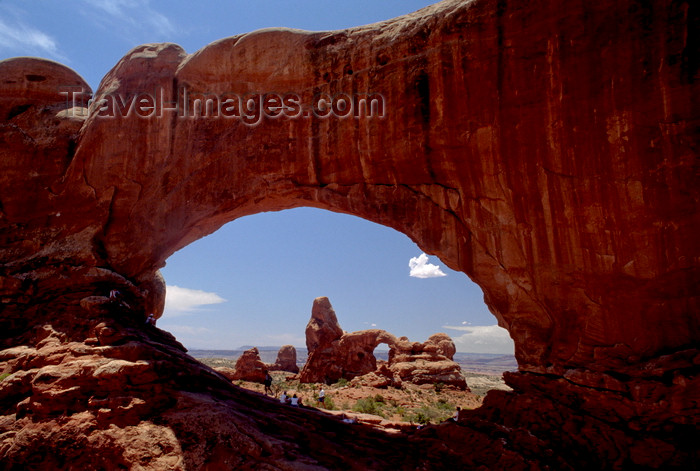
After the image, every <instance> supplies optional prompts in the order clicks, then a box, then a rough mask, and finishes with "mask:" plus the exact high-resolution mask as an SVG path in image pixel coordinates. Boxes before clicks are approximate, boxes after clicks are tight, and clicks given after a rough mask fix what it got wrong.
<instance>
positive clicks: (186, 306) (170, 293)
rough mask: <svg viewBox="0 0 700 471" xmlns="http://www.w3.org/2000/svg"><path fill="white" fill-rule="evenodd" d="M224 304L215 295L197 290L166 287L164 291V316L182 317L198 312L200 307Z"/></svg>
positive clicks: (220, 298)
mask: <svg viewBox="0 0 700 471" xmlns="http://www.w3.org/2000/svg"><path fill="white" fill-rule="evenodd" d="M223 302H226V300H225V299H224V298H222V297H221V296H219V295H218V294H216V293H209V292H207V291H202V290H198V289H189V288H181V287H179V286H174V285H173V286H167V287H166V291H165V315H167V316H168V317H175V316H182V315H185V314H189V313H191V312H193V311H196V310H198V309H199V308H200V307H201V306H207V305H209V304H220V303H223Z"/></svg>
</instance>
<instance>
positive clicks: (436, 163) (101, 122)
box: [0, 0, 700, 463]
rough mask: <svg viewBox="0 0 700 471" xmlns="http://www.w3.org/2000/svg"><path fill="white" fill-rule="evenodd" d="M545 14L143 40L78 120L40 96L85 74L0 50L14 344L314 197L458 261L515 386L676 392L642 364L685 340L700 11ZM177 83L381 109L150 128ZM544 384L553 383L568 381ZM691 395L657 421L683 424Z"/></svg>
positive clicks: (5, 279) (463, 6)
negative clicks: (238, 225) (505, 351)
mask: <svg viewBox="0 0 700 471" xmlns="http://www.w3.org/2000/svg"><path fill="white" fill-rule="evenodd" d="M544 3H546V2H543V4H542V5H531V4H528V5H514V4H508V5H506V4H505V3H502V2H491V1H487V0H484V1H478V2H470V3H464V2H457V1H446V2H443V3H440V4H438V5H436V6H434V7H430V8H428V9H425V10H423V11H421V12H419V13H416V14H414V15H409V16H407V17H403V18H400V19H397V20H394V21H390V22H385V23H382V24H379V25H370V26H367V27H360V28H355V29H351V30H346V31H336V32H321V33H306V32H300V31H293V30H265V31H258V32H254V33H250V34H246V35H242V36H238V37H234V38H229V39H224V40H221V41H218V42H216V43H213V44H211V45H209V46H207V47H205V48H204V49H202V50H200V51H198V52H196V53H194V54H192V55H189V56H188V55H186V54H185V53H184V51H182V49H181V48H179V47H178V46H176V45H173V44H161V45H146V46H140V47H138V48H135V49H134V50H132V51H131V52H130V53H129V54H127V56H126V57H125V58H124V59H123V60H122V61H120V62H119V63H118V64H117V65H116V66H115V68H114V69H113V70H112V71H110V72H109V73H108V74H107V76H106V77H105V78H104V80H103V82H102V83H101V85H100V88H99V90H98V91H97V93H96V99H97V100H98V102H97V104H93V108H92V110H91V113H90V116H89V117H88V118H87V119H86V120H84V122H83V120H82V119H80V118H79V117H77V116H76V115H75V111H76V110H75V108H70V105H66V104H65V101H64V99H65V96H64V95H60V94H56V93H55V86H56V84H57V83H58V82H61V81H64V82H65V80H68V81H69V82H70V84H71V85H74V84H79V85H80V84H81V83H82V80H81V79H80V78H79V77H77V76H76V75H75V74H72V73H70V72H66V70H65V68H64V67H62V66H58V65H55V64H54V65H48V64H46V63H45V62H37V61H34V60H27V59H21V60H14V61H5V62H3V63H0V77H2V78H3V81H2V82H0V83H2V84H3V87H5V90H4V91H3V92H2V94H1V95H0V98H1V99H2V107H0V109H1V110H2V112H3V115H2V119H3V120H4V121H3V123H4V124H3V139H4V141H5V142H6V143H7V146H6V148H5V150H4V151H3V162H4V163H3V165H5V167H6V172H5V173H4V174H3V175H4V180H6V181H7V182H8V184H7V185H6V186H3V187H2V189H0V202H1V203H2V208H0V209H1V210H2V213H1V215H2V219H1V224H2V225H1V226H0V227H1V228H2V241H3V249H2V252H0V260H2V262H3V264H4V265H3V272H2V275H1V276H2V278H1V279H0V281H1V282H2V283H1V286H2V296H3V305H4V311H3V318H2V323H3V327H5V328H7V329H9V330H8V332H10V335H9V336H10V340H7V341H5V343H6V344H7V345H13V344H14V343H13V342H16V341H17V340H16V339H17V338H22V339H27V338H32V337H31V335H30V334H28V333H27V332H29V330H30V329H29V327H31V324H32V323H33V322H34V323H40V324H41V323H42V322H45V321H46V319H50V316H51V312H52V310H55V309H64V308H65V306H70V305H76V304H77V303H78V302H79V301H80V300H81V299H84V298H85V297H86V296H89V295H90V294H91V292H92V291H94V290H95V287H96V286H97V283H99V287H100V288H102V287H103V285H104V286H108V285H110V284H114V283H121V284H123V285H125V286H128V287H130V288H129V289H130V290H132V291H133V293H134V297H135V298H136V301H137V302H138V303H139V306H141V305H146V306H145V307H143V308H144V309H147V308H151V306H150V305H155V306H156V308H157V305H158V304H159V302H160V300H162V292H161V288H162V287H161V286H160V281H159V279H158V277H157V275H156V270H157V269H158V268H159V267H160V266H162V264H163V263H164V261H165V259H166V258H167V257H168V256H169V255H170V254H171V253H173V252H174V251H175V250H177V249H178V248H181V247H183V246H185V245H187V244H188V243H190V242H192V241H193V240H196V239H197V238H199V237H202V236H204V235H206V234H208V233H211V232H212V231H215V230H216V229H217V228H219V227H220V226H221V225H223V224H224V223H226V222H228V221H231V220H233V219H236V218H238V217H241V216H244V215H247V214H251V213H255V212H260V211H270V210H280V209H285V208H292V207H297V206H314V207H318V208H324V209H329V210H332V211H340V212H346V213H349V214H354V215H357V216H360V217H363V218H366V219H368V220H371V221H374V222H377V223H379V224H384V225H387V226H390V227H393V228H395V229H397V230H399V231H401V232H403V233H405V234H407V235H408V236H409V237H410V238H411V239H413V240H414V241H415V242H416V243H417V244H418V245H419V246H420V247H421V248H422V249H424V250H425V251H426V252H428V253H431V254H435V255H437V256H438V257H440V259H441V260H442V261H443V262H445V263H446V264H447V265H449V266H450V267H451V268H453V269H456V270H460V271H463V272H465V273H466V274H467V275H469V277H470V278H471V279H473V280H474V281H475V282H476V283H477V284H479V285H480V286H481V287H482V289H483V290H484V293H485V298H486V302H487V304H488V305H489V307H490V309H491V310H492V312H493V313H494V314H495V315H496V317H497V318H498V320H499V323H500V324H501V325H503V326H504V327H506V328H507V329H508V330H509V331H510V333H511V336H512V337H513V338H514V340H515V344H516V355H517V358H518V361H519V365H520V369H521V372H522V374H521V375H520V376H513V378H511V381H512V382H514V383H515V382H518V381H519V383H517V384H518V387H519V388H521V389H523V390H527V389H528V386H527V384H528V381H529V380H528V379H527V378H538V379H537V380H536V381H545V379H543V378H541V377H537V376H527V375H525V374H524V373H525V372H530V373H548V374H550V375H553V376H552V377H554V378H560V380H561V381H564V379H563V378H564V377H565V378H566V381H567V382H571V383H573V384H576V387H579V388H583V389H582V391H589V390H590V389H589V388H600V387H601V385H604V388H605V389H606V390H608V389H610V390H615V391H618V390H620V391H626V392H624V394H632V395H633V396H634V394H633V393H632V392H630V391H631V389H629V388H631V387H632V386H629V385H624V384H622V383H621V384H618V382H619V380H618V379H615V376H614V375H613V376H609V375H607V373H602V372H606V371H615V372H617V373H619V375H621V376H620V377H621V378H631V377H632V378H637V379H639V378H642V379H639V381H643V382H645V383H644V384H647V383H648V384H652V385H653V387H652V386H649V387H651V388H652V389H654V388H660V389H658V390H659V391H661V390H663V391H664V392H663V393H659V394H662V395H664V394H665V395H673V394H675V395H676V396H677V397H681V398H686V399H687V398H688V397H689V396H688V392H687V390H686V389H685V386H684V384H686V383H684V382H683V381H680V380H679V382H677V383H674V386H672V387H671V389H673V388H675V389H673V392H669V391H670V390H669V391H666V390H665V389H664V388H665V387H666V386H664V385H662V384H661V383H658V378H657V379H655V378H656V377H650V376H649V374H648V373H647V372H648V371H652V370H653V368H652V369H649V368H650V367H649V363H645V362H647V361H651V362H652V363H653V362H655V361H657V360H655V358H657V357H659V356H660V355H662V354H664V353H669V352H670V353H673V355H672V356H671V358H672V359H673V360H672V361H671V360H668V361H670V363H668V362H667V363H664V364H665V365H666V366H664V368H666V369H667V370H669V371H671V370H672V371H674V373H673V374H674V375H680V376H679V377H685V376H684V375H685V373H683V371H686V370H687V368H690V367H692V365H693V363H692V360H691V359H690V358H692V357H693V355H695V353H692V352H696V351H697V350H696V346H697V342H698V340H699V339H700V322H699V321H698V316H697V313H698V312H699V311H700V309H699V308H700V306H698V304H699V296H698V293H697V286H698V281H699V280H700V272H699V271H698V259H699V254H698V251H699V247H698V244H697V240H696V238H697V233H698V232H699V229H700V222H699V221H700V218H698V216H697V215H698V201H699V200H700V197H699V195H698V188H700V185H698V175H697V152H696V151H697V134H698V133H697V125H696V121H697V110H698V103H697V97H698V96H700V93H698V83H700V82H698V80H697V61H696V59H695V58H694V57H695V55H696V51H695V50H694V49H693V47H694V46H693V44H692V43H691V42H692V38H694V36H693V35H692V34H690V33H689V31H691V30H692V29H693V28H692V22H693V21H695V20H693V19H692V18H694V17H693V16H692V14H691V13H692V12H690V10H689V7H688V6H687V5H686V4H682V2H681V3H674V2H670V1H661V0H659V1H656V2H652V4H650V5H651V6H650V7H649V8H648V9H643V8H636V7H634V5H636V4H633V2H603V3H597V4H596V5H594V6H591V5H589V4H586V5H585V6H584V5H578V6H571V5H570V4H569V3H567V4H565V3H557V2H549V3H547V4H546V5H545V4H544ZM683 5H685V7H683ZM633 7H634V8H633ZM689 12H690V13H689ZM688 38H690V39H688ZM689 41H690V42H689ZM37 70H39V72H37ZM66 74H68V75H66ZM39 76H42V77H47V78H48V79H47V80H44V81H41V80H37V77H39ZM182 89H186V90H187V91H188V93H190V94H191V95H190V96H210V95H214V96H215V97H225V96H228V95H227V94H229V95H231V94H237V95H240V96H245V95H247V94H249V93H255V92H263V93H269V92H278V93H281V94H284V93H287V92H290V93H295V94H297V95H298V97H299V98H300V100H299V101H300V103H301V104H303V105H305V106H309V104H310V103H311V102H312V99H313V97H314V96H315V95H317V94H318V93H328V94H336V93H346V94H350V95H352V94H373V93H380V94H382V96H383V98H384V100H385V102H384V111H385V114H386V115H385V117H384V118H383V119H374V118H373V119H366V118H361V119H354V118H346V119H337V118H324V119H318V118H304V117H298V118H295V119H288V118H277V119H266V120H263V121H262V122H261V123H259V124H258V125H256V126H248V125H246V124H245V123H242V122H241V121H240V120H235V119H234V120H231V119H222V118H220V119H215V118H213V117H203V118H198V119H195V118H191V117H190V118H186V117H182V118H181V117H178V116H176V115H175V113H173V112H167V111H166V112H164V113H163V116H160V117H159V116H153V115H151V116H149V112H150V109H149V106H150V102H149V101H148V96H151V97H152V98H153V100H158V99H160V100H164V101H166V102H167V103H166V106H171V105H169V104H168V103H170V101H176V100H177V97H178V96H179V95H180V90H182ZM18 93H19V96H20V97H21V99H19V100H18V98H17V94H18ZM144 94H145V95H144ZM142 95H144V96H142ZM146 95H147V96H146ZM135 96H138V97H140V98H144V99H145V100H146V101H145V102H144V104H145V105H144V106H145V107H144V108H143V109H140V114H141V115H143V116H140V115H139V112H137V111H136V110H135V109H133V110H131V111H129V108H125V107H124V104H123V103H122V107H121V111H118V110H117V109H116V108H114V107H113V108H112V114H116V115H120V114H121V115H124V116H123V117H119V116H113V117H105V116H100V115H101V114H105V113H107V111H109V110H107V111H103V112H98V111H97V110H98V108H99V107H100V106H101V105H100V104H99V100H100V99H106V100H108V102H107V103H108V104H109V100H110V99H112V105H113V106H114V105H115V102H114V100H113V99H114V98H118V99H124V100H127V103H130V101H129V100H130V99H132V98H133V97H135ZM23 100H24V101H23ZM160 104H161V105H162V104H163V103H162V102H161V103H160ZM180 106H181V105H180ZM30 156H31V157H30ZM25 188H29V189H31V192H32V197H31V198H28V197H27V193H26V192H25V190H24V189H25ZM71 303H72V304H71ZM88 304H89V303H88ZM149 304H150V305H149ZM33 316H34V317H33ZM29 319H36V320H29ZM66 322H67V323H68V324H70V325H74V326H75V325H82V324H80V322H78V323H76V322H75V320H74V319H73V318H71V319H69V320H66ZM75 328H76V329H77V331H80V328H78V327H75ZM81 328H83V327H81ZM84 329H85V331H84V334H85V335H88V334H89V333H88V330H89V328H88V327H84ZM81 332H82V331H81ZM32 335H33V334H32ZM34 338H35V339H36V338H38V337H36V336H35V337H34ZM13 339H14V340H13ZM37 341H38V340H37ZM688 352H690V353H688ZM664 361H666V360H664ZM652 376H653V375H652ZM524 378H525V379H524ZM550 378H551V377H550ZM547 381H548V380H547ZM557 381H559V380H552V382H550V383H547V384H550V385H552V386H551V388H552V389H551V391H554V393H553V394H555V395H556V391H559V392H561V391H563V390H564V389H565V388H566V387H568V386H566V385H567V384H568V383H566V382H564V383H558V382H557ZM635 381H636V380H635ZM548 387H549V386H548ZM620 388H621V389H620ZM544 389H546V388H544ZM544 389H542V390H544ZM654 390H656V389H654ZM576 391H577V392H576V393H575V395H582V397H583V396H585V394H587V393H584V392H581V390H578V389H577V390H576ZM538 394H539V393H538ZM494 397H495V396H494ZM635 397H636V396H635ZM636 400H640V401H642V402H644V399H639V398H636V399H633V402H634V401H636ZM684 401H685V399H681V400H679V401H676V402H674V403H673V404H674V405H672V406H668V407H666V408H665V409H663V411H662V412H659V414H660V415H658V417H656V418H654V419H653V420H652V422H654V423H655V424H658V423H665V422H671V423H674V424H680V423H683V424H687V423H689V422H688V421H687V420H686V419H683V418H679V417H680V416H682V415H683V413H681V412H680V411H682V410H687V408H685V406H683V404H685V402H684ZM635 407H636V406H635ZM640 407H641V406H640ZM692 410H693V411H695V412H693V413H696V412H697V406H695V408H694V409H692ZM589 414H591V413H590V411H589ZM593 415H595V414H593ZM603 415H604V414H603ZM532 420H543V419H542V418H541V417H539V418H533V419H532ZM623 420H627V418H623ZM650 420H651V419H650ZM674 433H675V432H674ZM672 440H673V439H671V441H672ZM582 446H583V445H582ZM630 446H631V445H630ZM630 449H631V448H629V449H627V450H626V451H625V452H624V453H622V454H621V456H632V455H634V452H632V451H630ZM639 453H641V451H640V452H639ZM601 456H603V455H601ZM625 459H626V458H625ZM635 459H637V461H635V463H636V462H645V461H644V459H645V458H644V456H642V455H639V456H637V458H635ZM652 461H653V460H652ZM645 463H646V462H645ZM649 463H651V461H649Z"/></svg>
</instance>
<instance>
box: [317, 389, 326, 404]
mask: <svg viewBox="0 0 700 471" xmlns="http://www.w3.org/2000/svg"><path fill="white" fill-rule="evenodd" d="M325 400H326V391H324V390H323V386H321V390H320V391H319V392H318V404H319V405H320V406H322V405H324V404H325Z"/></svg>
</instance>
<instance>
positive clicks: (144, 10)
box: [83, 0, 176, 37]
mask: <svg viewBox="0 0 700 471" xmlns="http://www.w3.org/2000/svg"><path fill="white" fill-rule="evenodd" d="M83 1H84V2H85V3H87V4H88V5H89V6H91V7H92V8H93V9H94V11H93V12H87V11H84V12H83V14H85V15H86V16H88V17H89V18H91V19H92V20H93V22H94V23H100V24H102V25H103V26H104V27H105V28H113V27H114V24H115V22H118V23H119V24H120V26H121V30H123V31H126V32H127V33H128V34H129V35H133V34H134V33H136V32H141V33H143V32H147V33H155V34H156V35H157V36H158V37H163V36H167V35H171V34H173V33H174V32H175V31H176V28H175V27H174V26H173V24H172V22H171V21H170V20H169V19H168V18H167V17H166V16H165V15H163V14H162V13H160V12H159V11H157V10H155V9H153V8H152V7H151V5H150V2H149V1H139V0H83ZM105 15H107V16H108V17H109V18H104V16H105Z"/></svg>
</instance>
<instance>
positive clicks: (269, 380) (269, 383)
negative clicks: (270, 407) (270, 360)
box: [265, 370, 274, 396]
mask: <svg viewBox="0 0 700 471" xmlns="http://www.w3.org/2000/svg"><path fill="white" fill-rule="evenodd" d="M268 391H269V392H270V396H273V395H274V394H272V376H270V373H269V372H268V371H267V370H265V395H267V393H268Z"/></svg>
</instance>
